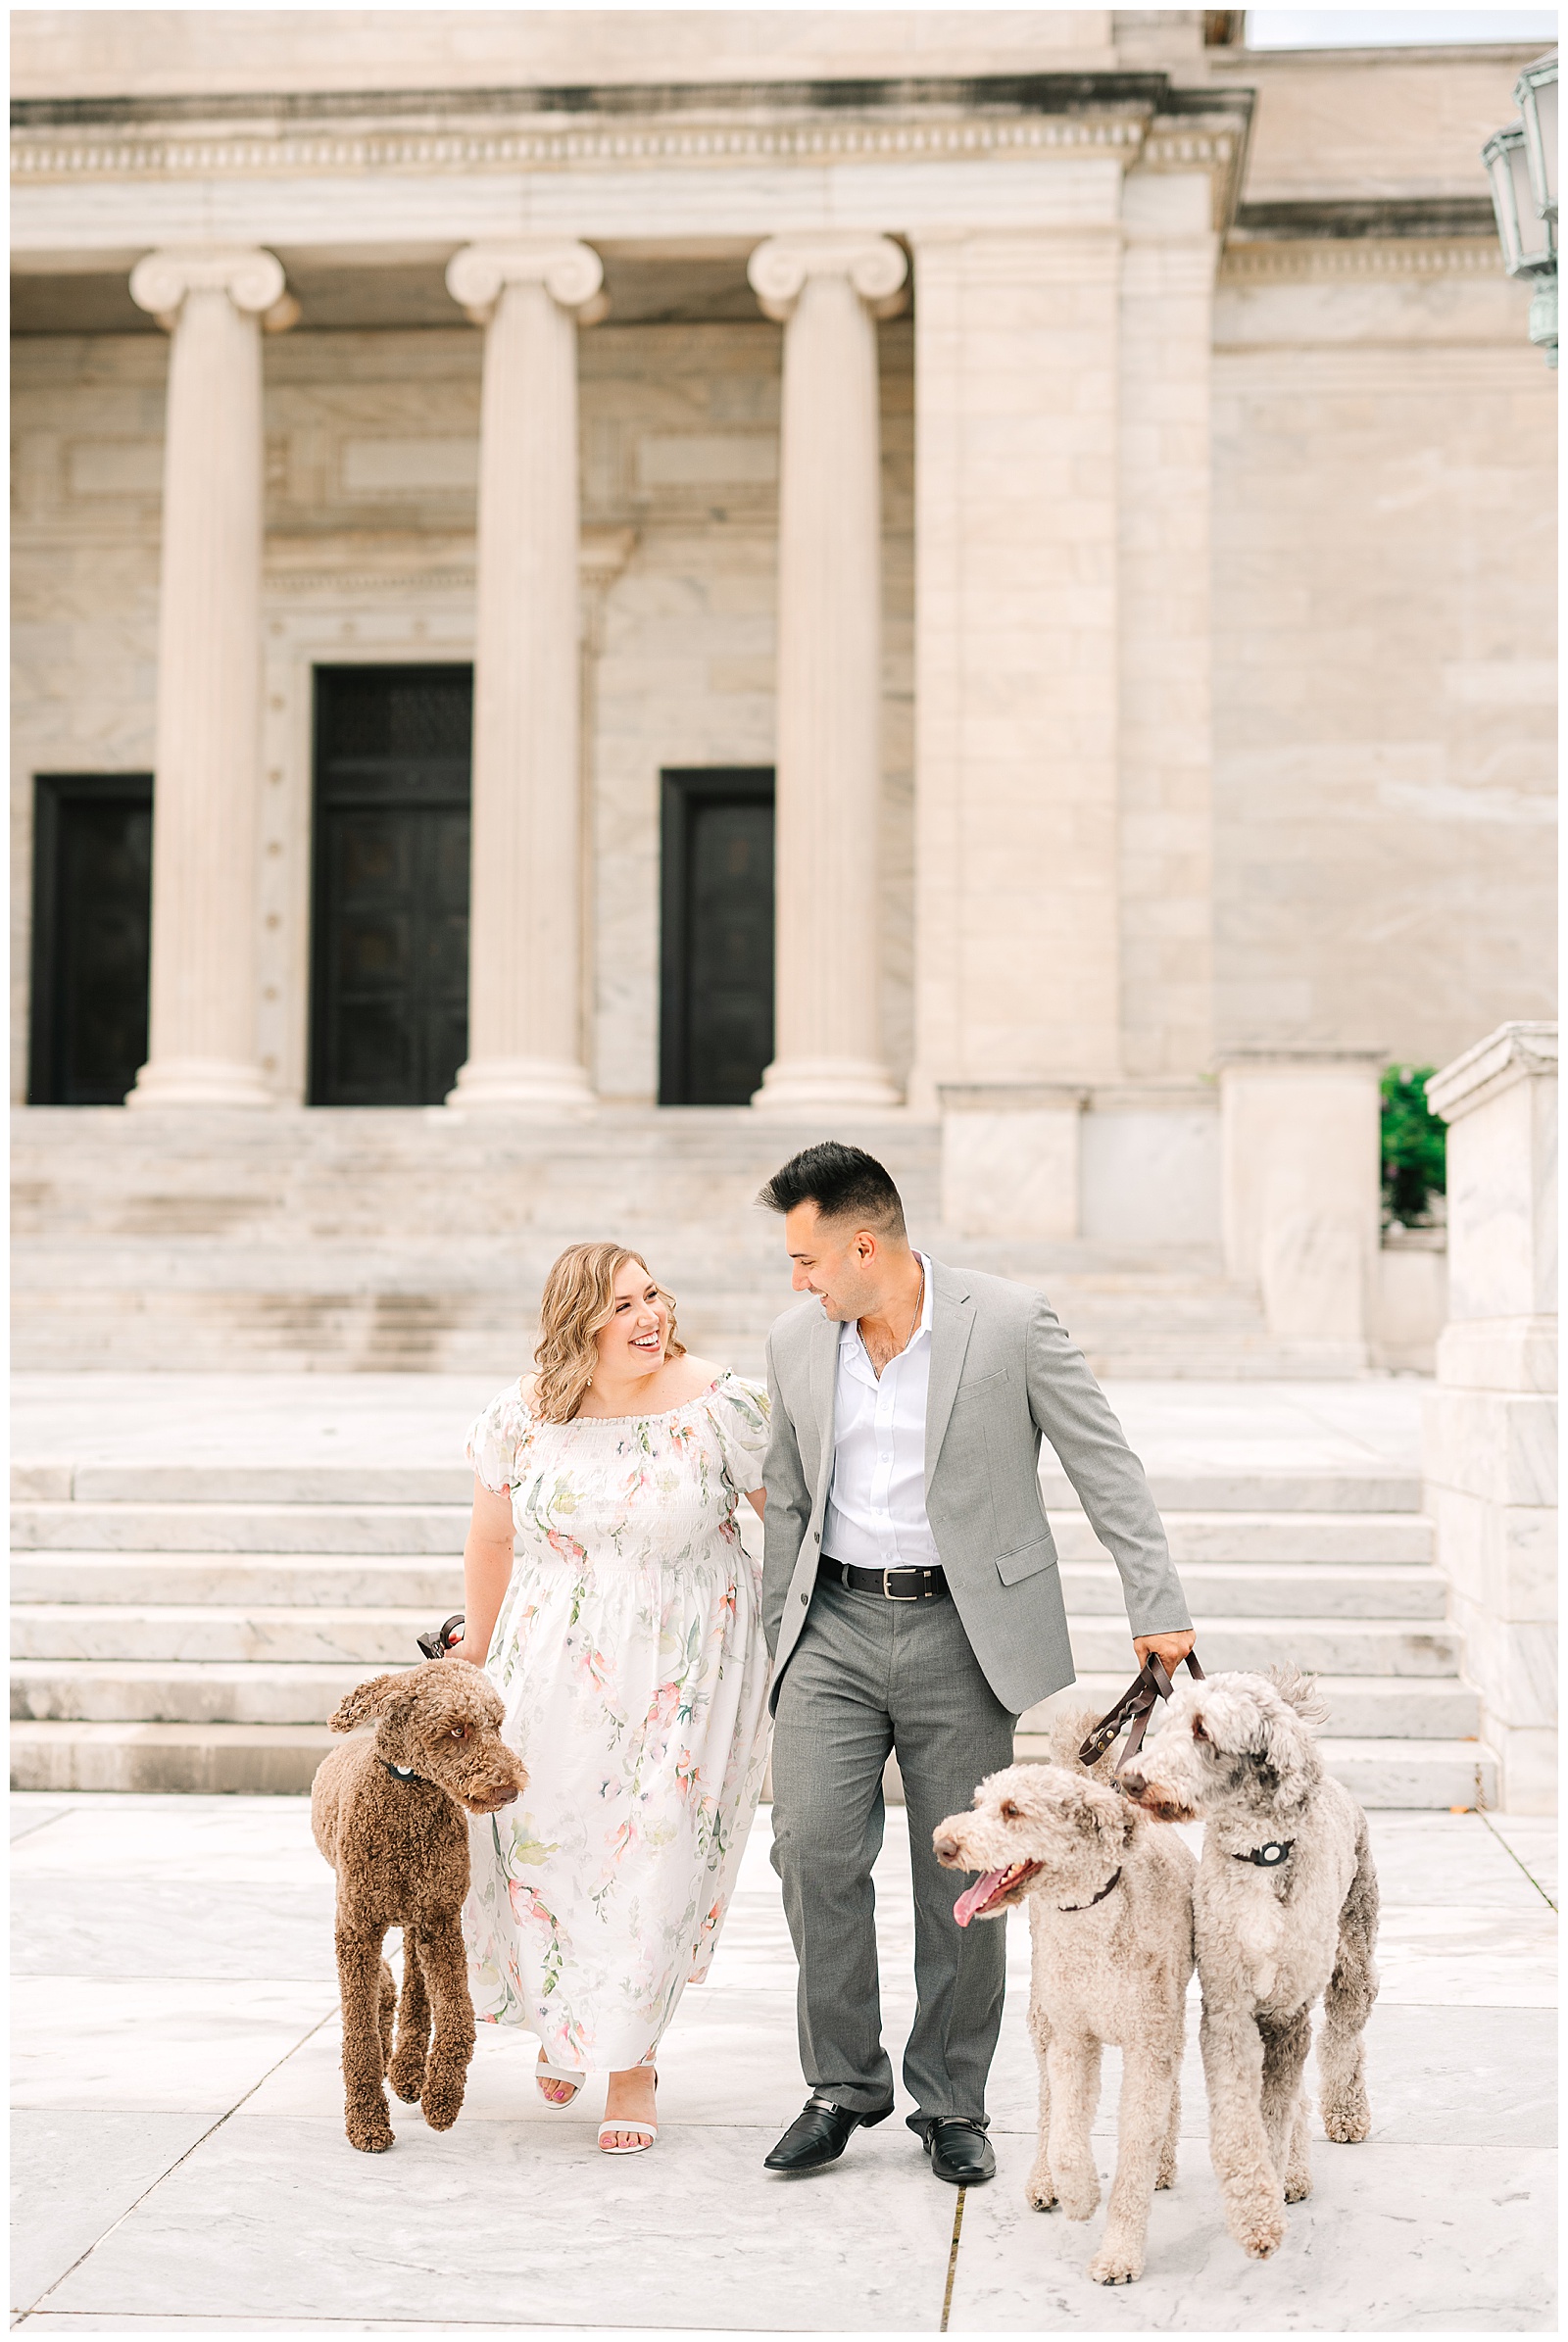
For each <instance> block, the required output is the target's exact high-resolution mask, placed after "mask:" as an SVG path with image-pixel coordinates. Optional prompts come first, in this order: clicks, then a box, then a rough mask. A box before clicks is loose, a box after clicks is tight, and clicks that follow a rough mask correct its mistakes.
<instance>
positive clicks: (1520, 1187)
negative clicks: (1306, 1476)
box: [1424, 1023, 1557, 1813]
mask: <svg viewBox="0 0 1568 2342" xmlns="http://www.w3.org/2000/svg"><path fill="white" fill-rule="evenodd" d="M1427 1102H1428V1104H1429V1105H1430V1106H1431V1107H1432V1109H1433V1111H1434V1113H1437V1114H1441V1115H1442V1116H1443V1118H1444V1120H1445V1121H1446V1123H1447V1125H1448V1174H1447V1192H1448V1310H1449V1316H1448V1323H1447V1325H1446V1327H1445V1329H1444V1332H1443V1334H1442V1336H1441V1338H1440V1340H1439V1342H1438V1383H1437V1389H1436V1391H1433V1392H1432V1393H1430V1395H1429V1397H1428V1399H1427V1404H1426V1419H1425V1427H1424V1430H1425V1440H1424V1444H1425V1475H1426V1487H1427V1493H1426V1505H1427V1510H1428V1511H1429V1512H1430V1513H1431V1514H1432V1516H1433V1517H1434V1519H1435V1520H1436V1523H1437V1531H1438V1560H1439V1563H1440V1565H1441V1566H1442V1568H1443V1570H1444V1572H1445V1575H1446V1578H1447V1581H1448V1586H1449V1598H1450V1604H1451V1613H1452V1617H1453V1620H1454V1623H1455V1625H1456V1626H1458V1627H1459V1628H1461V1629H1462V1631H1463V1634H1464V1637H1465V1656H1464V1667H1465V1673H1466V1675H1467V1676H1468V1677H1469V1678H1470V1681H1471V1682H1472V1683H1474V1684H1475V1685H1476V1686H1477V1688H1478V1689H1479V1691H1480V1693H1481V1704H1482V1732H1483V1734H1484V1736H1485V1738H1486V1739H1487V1741H1488V1742H1489V1743H1490V1744H1491V1746H1492V1747H1493V1748H1494V1749H1495V1752H1496V1756H1497V1761H1498V1766H1499V1769H1500V1778H1501V1803H1502V1805H1503V1807H1504V1808H1505V1809H1507V1810H1510V1811H1512V1812H1515V1813H1554V1812H1555V1811H1556V1791H1557V1471H1556V1445H1557V1400H1556V1391H1557V1028H1556V1026H1555V1025H1554V1024H1523V1023H1521V1024H1506V1025H1500V1026H1499V1027H1498V1028H1497V1030H1496V1032H1495V1033H1493V1034H1492V1035H1490V1036H1489V1038H1488V1039H1487V1040H1486V1041H1483V1042H1482V1043H1480V1044H1479V1046H1478V1047H1477V1048H1475V1049H1469V1050H1467V1051H1466V1053H1465V1054H1464V1055H1463V1056H1462V1057H1457V1058H1455V1059H1454V1061H1453V1063H1452V1064H1451V1065H1446V1066H1445V1067H1444V1069H1443V1071H1442V1072H1441V1073H1439V1074H1435V1075H1434V1076H1433V1078H1432V1080H1431V1081H1429V1082H1428V1084H1427Z"/></svg>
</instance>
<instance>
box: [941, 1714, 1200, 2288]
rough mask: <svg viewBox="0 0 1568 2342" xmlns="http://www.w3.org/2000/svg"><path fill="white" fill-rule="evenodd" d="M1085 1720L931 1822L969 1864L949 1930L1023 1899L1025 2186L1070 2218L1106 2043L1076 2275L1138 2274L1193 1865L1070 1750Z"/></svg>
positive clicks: (1170, 2098)
mask: <svg viewBox="0 0 1568 2342" xmlns="http://www.w3.org/2000/svg"><path fill="white" fill-rule="evenodd" d="M1095 1722H1096V1719H1095V1716H1094V1713H1093V1711H1092V1710H1089V1709H1085V1710H1082V1711H1081V1712H1079V1713H1077V1714H1075V1715H1071V1716H1064V1717H1058V1718H1057V1719H1055V1721H1054V1725H1053V1729H1052V1734H1051V1742H1050V1748H1051V1755H1052V1757H1053V1759H1054V1762H1052V1763H1049V1764H1043V1765H1041V1764H1031V1765H1011V1766H1009V1767H1008V1768H1007V1770H1006V1771H1005V1773H993V1774H992V1775H991V1777H990V1779H989V1780H988V1781H982V1782H981V1783H980V1786H979V1787H978V1788H977V1789H976V1791H975V1793H974V1807H973V1810H972V1811H971V1812H969V1813H966V1814H953V1815H951V1816H950V1817H949V1819H948V1820H947V1821H946V1822H944V1823H942V1824H941V1825H940V1827H939V1828H938V1830H936V1833H935V1846H936V1854H937V1860H938V1861H939V1862H942V1863H945V1864H946V1865H947V1867H948V1868H949V1869H950V1870H956V1871H983V1872H984V1873H985V1876H984V1877H983V1878H980V1879H978V1880H977V1881H976V1883H975V1884H974V1885H973V1886H971V1887H970V1888H968V1890H967V1891H966V1892H965V1893H964V1894H962V1895H960V1896H959V1898H958V1901H957V1903H956V1905H955V1907H954V1908H955V1914H956V1918H957V1919H958V1922H959V1924H960V1926H964V1927H967V1926H968V1925H969V1923H970V1921H971V1920H985V1919H996V1918H998V1917H1000V1915H1001V1914H1002V1913H1003V1912H1005V1911H1006V1910H1008V1909H1009V1908H1010V1907H1011V1905H1012V1904H1014V1903H1017V1902H1021V1901H1022V1900H1023V1899H1024V1898H1025V1897H1026V1896H1027V1898H1028V1901H1029V1939H1030V1948H1031V1953H1032V1964H1031V1969H1030V1977H1029V2031H1030V2035H1031V2037H1032V2039H1033V2041H1034V2045H1035V2056H1036V2058H1037V2059H1038V2061H1039V2066H1040V2137H1039V2145H1038V2149H1037V2152H1036V2155H1035V2161H1034V2168H1033V2169H1032V2171H1030V2173H1029V2180H1028V2185H1027V2188H1026V2190H1025V2193H1026V2195H1027V2198H1028V2201H1029V2202H1030V2203H1031V2204H1032V2205H1034V2206H1035V2208H1036V2210H1037V2211H1040V2212H1050V2211H1051V2210H1052V2208H1053V2207H1054V2205H1055V2204H1056V2203H1058V2202H1059V2203H1060V2205H1061V2208H1062V2210H1063V2211H1064V2212H1065V2213H1066V2215H1067V2218H1068V2219H1069V2220H1088V2219H1089V2218H1090V2217H1091V2215H1092V2214H1093V2213H1094V2211H1095V2210H1096V2208H1097V2207H1098V2205H1099V2203H1100V2175H1099V2172H1098V2171H1097V2170H1096V2168H1095V2152H1094V2146H1093V2143H1092V2141H1091V2137H1090V2126H1091V2124H1092V2123H1093V2122H1094V2119H1095V2111H1096V2108H1097V2106H1098V2104H1099V2099H1100V2050H1101V2044H1102V2042H1105V2041H1111V2042H1114V2043H1116V2044H1117V2046H1118V2047H1119V2048H1120V2050H1121V2053H1122V2083H1121V2108H1120V2115H1119V2130H1120V2135H1119V2137H1118V2140H1117V2147H1116V2176H1115V2178H1114V2180H1113V2181H1112V2183H1111V2190H1110V2206H1109V2210H1108V2213H1107V2215H1106V2220H1105V2233H1104V2235H1103V2238H1102V2240H1101V2245H1100V2250H1099V2252H1098V2253H1096V2255H1095V2257H1094V2259H1093V2260H1092V2261H1091V2262H1090V2264H1089V2273H1090V2275H1091V2276H1092V2277H1093V2278H1095V2280H1096V2281H1097V2282H1098V2283H1099V2284H1102V2285H1124V2284H1127V2283H1129V2282H1130V2281H1131V2280H1132V2279H1133V2278H1134V2277H1137V2276H1139V2275H1141V2273H1142V2271H1143V2267H1144V2246H1145V2237H1146V2234H1147V2232H1148V2228H1149V2208H1150V2205H1151V2203H1152V2199H1153V2192H1154V2190H1155V2188H1156V2187H1169V2186H1170V2185H1171V2183H1172V2181H1173V2180H1174V2179H1175V2176H1176V2135H1177V2129H1178V2125H1179V2123H1180V2119H1181V2100H1180V2074H1181V2062H1182V2041H1183V2034H1184V2030H1185V2017H1186V2012H1185V2006H1184V2003H1185V1995H1186V1991H1187V1982H1188V1978H1189V1977H1190V1976H1191V1975H1192V1973H1193V1872H1194V1867H1195V1866H1194V1862H1193V1857H1192V1855H1191V1854H1190V1853H1189V1852H1188V1850H1187V1848H1186V1846H1185V1845H1183V1843H1182V1841H1181V1839H1180V1838H1179V1837H1178V1836H1177V1835H1176V1833H1175V1831H1174V1830H1159V1829H1156V1828H1154V1827H1152V1825H1151V1824H1150V1822H1149V1821H1148V1820H1147V1819H1146V1818H1145V1816H1144V1815H1143V1814H1142V1813H1140V1812H1139V1810H1138V1808H1137V1807H1136V1806H1134V1805H1131V1804H1129V1803H1128V1801H1127V1799H1126V1798H1125V1797H1123V1796H1122V1795H1121V1794H1120V1793H1119V1792H1118V1790H1117V1789H1116V1788H1115V1787H1113V1786H1112V1784H1111V1781H1110V1779H1109V1778H1108V1765H1109V1759H1108V1756H1107V1757H1103V1758H1102V1759H1101V1761H1100V1764H1099V1765H1098V1766H1096V1767H1095V1768H1094V1769H1093V1770H1092V1771H1091V1770H1087V1769H1086V1768H1085V1767H1084V1766H1082V1765H1080V1764H1079V1762H1078V1759H1077V1753H1076V1752H1077V1749H1078V1745H1079V1743H1080V1742H1081V1741H1082V1740H1083V1739H1084V1737H1085V1736H1086V1734H1087V1733H1088V1732H1090V1731H1091V1730H1092V1729H1093V1727H1094V1724H1095Z"/></svg>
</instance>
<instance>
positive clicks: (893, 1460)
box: [822, 1253, 940, 1570]
mask: <svg viewBox="0 0 1568 2342" xmlns="http://www.w3.org/2000/svg"><path fill="white" fill-rule="evenodd" d="M915 1258H916V1259H917V1260H918V1261H919V1263H920V1266H921V1268H922V1270H923V1271H924V1274H925V1293H924V1297H923V1298H922V1300H921V1304H920V1322H919V1324H918V1325H917V1326H916V1327H915V1329H914V1332H913V1333H912V1334H911V1335H910V1337H909V1340H908V1342H907V1346H906V1347H905V1348H904V1349H902V1350H901V1351H900V1352H899V1354H898V1356H897V1357H896V1358H890V1359H889V1360H888V1362H887V1364H886V1366H884V1367H883V1369H882V1373H881V1376H880V1378H879V1377H878V1375H877V1373H876V1370H875V1368H874V1367H873V1366H872V1364H871V1361H870V1359H869V1358H868V1357H867V1355H866V1349H865V1343H864V1342H862V1341H861V1340H860V1329H859V1326H858V1324H857V1322H856V1321H855V1319H854V1318H852V1319H851V1320H850V1322H849V1324H848V1325H847V1326H844V1327H841V1328H840V1331H839V1354H838V1368H837V1380H836V1382H835V1385H834V1391H833V1479H832V1482H831V1484H830V1486H829V1488H828V1495H827V1510H826V1513H825V1514H824V1516H823V1520H822V1551H823V1552H824V1553H826V1554H830V1555H831V1556H832V1558H833V1560H835V1561H847V1562H851V1563H853V1564H854V1565H855V1567H856V1568H857V1569H867V1570H895V1569H902V1570H907V1569H935V1568H938V1567H940V1562H939V1558H938V1554H937V1545H936V1539H935V1537H933V1536H932V1534H931V1524H930V1522H929V1521H928V1520H927V1519H926V1517H925V1400H926V1390H927V1387H928V1385H929V1383H930V1380H931V1304H932V1281H931V1263H930V1262H929V1261H928V1260H927V1259H926V1258H925V1256H924V1254H923V1253H916V1255H915Z"/></svg>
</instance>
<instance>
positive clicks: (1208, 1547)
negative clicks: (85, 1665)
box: [12, 1464, 1435, 1567]
mask: <svg viewBox="0 0 1568 2342" xmlns="http://www.w3.org/2000/svg"><path fill="white" fill-rule="evenodd" d="M366 1480H368V1473H366V1471H364V1469H359V1466H342V1464H319V1466H317V1464H300V1466H291V1469H288V1471H270V1469H258V1471H249V1469H246V1466H229V1469H222V1471H216V1469H209V1466H190V1469H183V1466H160V1464H140V1466H136V1464H131V1466H124V1464H94V1466H84V1464H77V1466H71V1464H14V1466H12V1494H14V1499H17V1501H19V1503H22V1506H28V1508H30V1506H40V1508H49V1506H61V1508H68V1506H73V1503H77V1501H91V1503H106V1506H113V1503H118V1501H129V1499H138V1501H143V1503H162V1501H173V1503H187V1501H192V1499H199V1496H202V1494H216V1496H218V1499H222V1496H227V1499H229V1503H246V1501H258V1503H270V1501H274V1503H276V1501H281V1499H286V1501H298V1503H337V1501H342V1503H345V1506H354V1503H357V1501H359V1499H361V1496H364V1489H366ZM372 1480H375V1491H377V1503H382V1506H387V1503H413V1506H424V1503H433V1506H462V1508H465V1511H466V1503H468V1496H471V1491H473V1480H471V1476H468V1469H466V1466H462V1464H460V1466H450V1469H448V1466H436V1469H431V1466H424V1469H417V1466H415V1469H403V1471H377V1473H375V1476H372ZM40 1518H42V1520H47V1527H49V1550H61V1553H68V1550H71V1545H68V1543H66V1545H59V1541H56V1537H54V1530H56V1525H59V1518H61V1515H56V1513H47V1511H44V1513H42V1515H40ZM178 1520H180V1525H183V1527H185V1525H187V1515H185V1513H180V1515H178ZM1162 1520H1165V1534H1167V1538H1169V1550H1172V1560H1174V1562H1177V1565H1179V1567H1189V1565H1193V1562H1280V1565H1285V1562H1292V1565H1303V1567H1319V1565H1327V1567H1359V1565H1366V1567H1399V1565H1416V1562H1430V1560H1432V1550H1435V1545H1432V1523H1430V1520H1428V1518H1425V1515H1423V1513H1270V1511H1256V1513H1247V1511H1226V1513H1207V1511H1181V1508H1177V1506H1169V1503H1165V1506H1162ZM30 1525H32V1513H30V1511H28V1513H25V1515H19V1518H17V1523H14V1532H12V1543H14V1548H17V1550H28V1532H30ZM66 1525H68V1523H66ZM1050 1527H1053V1534H1054V1541H1057V1555H1059V1557H1061V1562H1090V1560H1103V1557H1106V1553H1103V1545H1102V1543H1100V1538H1097V1537H1095V1532H1092V1527H1090V1523H1088V1520H1085V1518H1083V1513H1078V1511H1071V1508H1066V1506H1061V1503H1057V1501H1053V1506H1050ZM17 1530H22V1532H24V1534H17ZM460 1543H462V1538H460ZM145 1550H148V1553H160V1550H162V1541H150V1543H148V1545H145ZM183 1550H192V1553H195V1550H197V1548H183ZM229 1550H232V1548H229Z"/></svg>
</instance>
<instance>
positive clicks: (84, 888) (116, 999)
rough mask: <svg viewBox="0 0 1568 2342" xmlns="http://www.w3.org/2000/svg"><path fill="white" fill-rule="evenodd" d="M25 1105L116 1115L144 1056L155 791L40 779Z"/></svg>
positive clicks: (144, 778) (55, 776)
mask: <svg viewBox="0 0 1568 2342" xmlns="http://www.w3.org/2000/svg"><path fill="white" fill-rule="evenodd" d="M33 809H34V829H33V863H32V1009H31V1030H30V1033H29V1036H28V1039H29V1045H30V1046H29V1052H28V1067H27V1099H28V1103H29V1104H31V1105H35V1106H118V1105H120V1104H121V1103H122V1102H123V1098H124V1096H125V1093H126V1091H127V1090H128V1089H130V1087H131V1085H132V1084H133V1083H134V1081H135V1079H136V1075H137V1073H138V1072H139V1071H140V1069H141V1067H142V1065H143V1064H144V1062H145V1061H146V1056H147V966H148V948H149V942H150V936H151V928H150V912H151V906H152V865H153V781H152V775H151V773H148V772H115V773H40V774H39V775H38V777H37V781H36V785H35V791H34V800H33Z"/></svg>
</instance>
